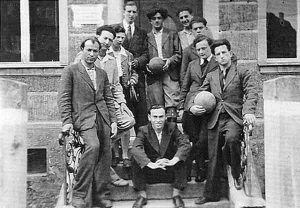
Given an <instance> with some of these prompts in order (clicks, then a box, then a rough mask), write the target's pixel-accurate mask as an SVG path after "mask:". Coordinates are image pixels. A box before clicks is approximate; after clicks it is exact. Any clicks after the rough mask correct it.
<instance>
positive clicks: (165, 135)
mask: <svg viewBox="0 0 300 208" xmlns="http://www.w3.org/2000/svg"><path fill="white" fill-rule="evenodd" d="M170 138H171V132H169V129H168V127H167V124H165V126H164V129H163V132H162V136H161V142H160V155H161V156H162V157H163V156H164V155H165V153H166V151H167V148H168V146H169V143H170Z"/></svg>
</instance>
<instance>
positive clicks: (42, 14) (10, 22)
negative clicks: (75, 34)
mask: <svg viewBox="0 0 300 208" xmlns="http://www.w3.org/2000/svg"><path fill="white" fill-rule="evenodd" d="M66 2H67V1H59V0H0V63H1V66H6V65H7V64H8V65H9V64H10V65H20V66H22V65H23V66H24V64H27V65H40V66H45V65H47V64H48V65H51V64H52V65H53V64H67V55H66V54H67V50H68V47H67V42H68V39H67V37H68V35H67V16H66V15H67V3H66ZM5 64H6V65H5Z"/></svg>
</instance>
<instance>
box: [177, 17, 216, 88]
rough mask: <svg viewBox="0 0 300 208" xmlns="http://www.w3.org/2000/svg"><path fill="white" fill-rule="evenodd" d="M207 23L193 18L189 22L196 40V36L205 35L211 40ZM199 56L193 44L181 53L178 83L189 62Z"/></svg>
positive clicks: (200, 18) (181, 80)
mask: <svg viewBox="0 0 300 208" xmlns="http://www.w3.org/2000/svg"><path fill="white" fill-rule="evenodd" d="M206 25H207V21H206V19H205V18H203V17H193V19H192V20H191V21H190V28H191V31H192V33H193V36H194V37H195V38H196V37H197V36H198V35H205V36H207V37H209V38H212V34H211V32H210V30H209V29H208V28H207V26H206ZM198 58H199V55H198V53H197V51H196V49H195V46H194V45H193V44H190V45H189V46H188V47H186V48H185V49H184V50H183V52H182V62H181V68H180V82H181V84H182V82H183V79H184V76H185V73H186V70H187V68H188V65H189V63H190V62H191V61H193V60H195V59H198Z"/></svg>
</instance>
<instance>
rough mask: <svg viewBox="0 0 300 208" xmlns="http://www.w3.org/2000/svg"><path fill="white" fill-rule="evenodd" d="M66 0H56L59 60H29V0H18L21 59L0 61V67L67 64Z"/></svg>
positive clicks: (38, 66) (57, 65) (37, 66)
mask: <svg viewBox="0 0 300 208" xmlns="http://www.w3.org/2000/svg"><path fill="white" fill-rule="evenodd" d="M67 11H68V2H67V1H65V0H58V15H59V17H58V19H59V61H34V62H33V61H30V25H29V24H30V20H29V0H20V22H21V23H20V24H21V25H20V26H21V61H20V62H0V68H28V67H30V68H35V67H36V68H41V67H43V68H48V67H50V68H52V67H62V66H66V65H67V64H68V50H69V46H68V43H69V40H68V12H67Z"/></svg>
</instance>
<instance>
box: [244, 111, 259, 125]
mask: <svg viewBox="0 0 300 208" xmlns="http://www.w3.org/2000/svg"><path fill="white" fill-rule="evenodd" d="M255 122H256V118H255V115H254V114H250V113H248V114H245V115H244V124H246V125H252V126H254V125H255Z"/></svg>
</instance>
